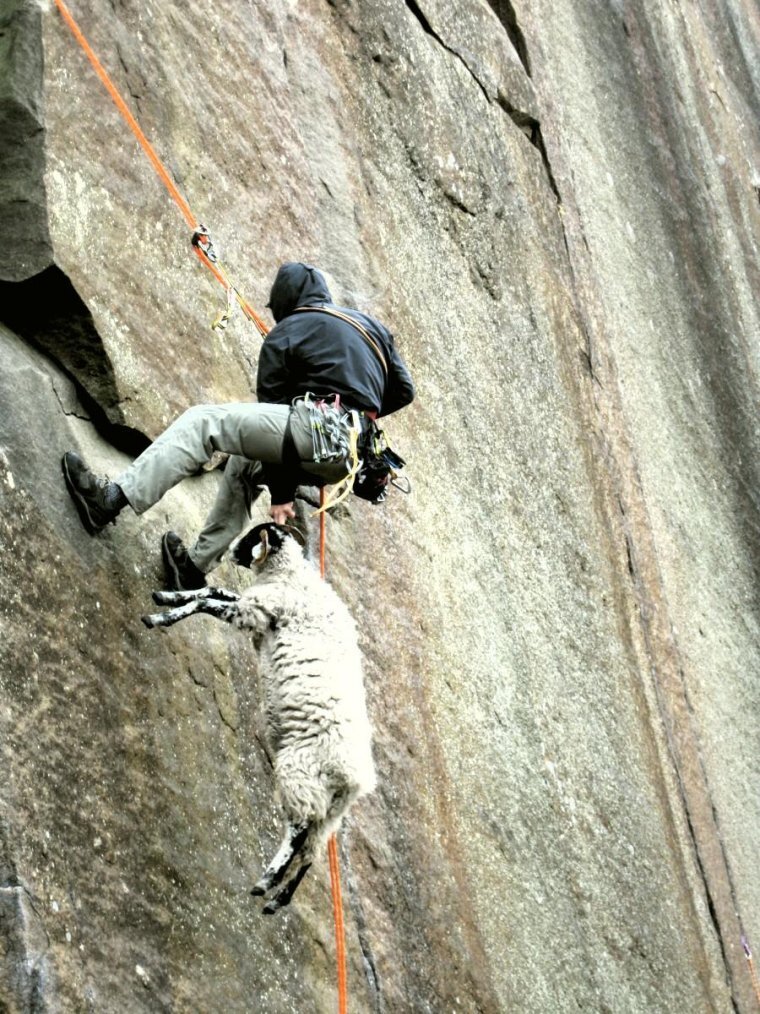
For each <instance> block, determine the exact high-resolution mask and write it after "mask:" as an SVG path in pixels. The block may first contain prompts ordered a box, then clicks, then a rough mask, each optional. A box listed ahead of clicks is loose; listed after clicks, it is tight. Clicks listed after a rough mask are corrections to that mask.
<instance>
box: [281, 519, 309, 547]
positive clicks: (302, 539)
mask: <svg viewBox="0 0 760 1014" xmlns="http://www.w3.org/2000/svg"><path fill="white" fill-rule="evenodd" d="M283 528H284V529H285V531H286V532H287V533H288V535H292V536H293V538H294V539H295V540H296V542H297V543H298V545H299V546H300V547H301V549H305V548H306V536H305V535H304V533H303V532H302V531H301V529H300V528H298V527H297V525H292V524H291V525H283Z"/></svg>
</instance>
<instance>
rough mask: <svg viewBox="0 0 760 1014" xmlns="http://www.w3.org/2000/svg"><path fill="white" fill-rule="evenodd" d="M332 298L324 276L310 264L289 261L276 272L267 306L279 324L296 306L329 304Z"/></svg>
mask: <svg viewBox="0 0 760 1014" xmlns="http://www.w3.org/2000/svg"><path fill="white" fill-rule="evenodd" d="M331 302H332V296H331V295H330V290H329V289H328V288H327V282H325V279H324V276H323V275H322V273H321V271H317V269H316V268H313V267H312V266H311V265H310V264H301V263H300V262H297V261H296V262H294V261H290V262H288V263H287V264H283V265H282V266H281V267H280V269H279V271H278V272H277V277H276V278H275V280H274V285H273V286H272V291H271V292H270V294H269V303H268V304H267V305H268V306H269V308H270V309H271V311H272V316H273V317H274V319H275V321H276V322H277V323H278V324H279V323H280V321H281V320H282V319H283V318H284V317H287V316H288V315H289V314H291V313H292V312H293V311H294V310H295V309H296V307H298V306H315V305H318V304H320V303H331Z"/></svg>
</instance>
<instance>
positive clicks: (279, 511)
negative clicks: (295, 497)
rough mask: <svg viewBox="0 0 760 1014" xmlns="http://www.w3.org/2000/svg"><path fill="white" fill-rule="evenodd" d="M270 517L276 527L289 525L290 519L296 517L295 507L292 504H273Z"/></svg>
mask: <svg viewBox="0 0 760 1014" xmlns="http://www.w3.org/2000/svg"><path fill="white" fill-rule="evenodd" d="M269 515H270V517H271V518H272V521H274V523H275V524H276V525H285V524H287V523H288V518H294V517H295V516H296V512H295V506H294V504H293V503H292V502H291V503H273V504H272V506H271V508H270V510H269Z"/></svg>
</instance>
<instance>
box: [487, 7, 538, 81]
mask: <svg viewBox="0 0 760 1014" xmlns="http://www.w3.org/2000/svg"><path fill="white" fill-rule="evenodd" d="M488 3H489V4H490V6H491V9H492V10H493V12H494V14H495V15H496V17H497V18H498V19H499V21H501V23H502V25H503V26H504V31H505V32H506V33H507V35H508V36H509V41H510V42H511V43H512V45H513V46H514V50H515V52H516V53H517V55H518V56H519V58H520V63H521V64H522V65H523V67H524V68H525V73H526V74H527V75H528V77H530V58H529V57H528V46H527V44H526V42H525V36H524V35H523V33H522V29H521V28H520V26H519V24H518V23H517V14H516V13H515V9H514V7H513V6H512V4H511V3H510V0H488Z"/></svg>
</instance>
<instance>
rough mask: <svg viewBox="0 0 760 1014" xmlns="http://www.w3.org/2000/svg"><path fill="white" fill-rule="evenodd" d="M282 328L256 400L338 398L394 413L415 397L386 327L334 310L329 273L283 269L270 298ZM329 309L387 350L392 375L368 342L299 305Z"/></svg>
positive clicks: (266, 347) (270, 340)
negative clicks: (356, 324)
mask: <svg viewBox="0 0 760 1014" xmlns="http://www.w3.org/2000/svg"><path fill="white" fill-rule="evenodd" d="M269 306H270V307H271V310H272V314H273V316H274V319H275V320H276V321H277V325H276V327H274V328H272V330H271V331H270V332H269V334H268V335H267V337H266V339H265V341H264V344H263V346H262V349H261V353H260V355H259V369H258V377H257V381H256V394H257V397H258V399H259V401H262V402H269V403H275V404H280V405H289V404H290V403H291V402H292V401H293V399H294V398H296V397H298V395H302V394H305V393H306V392H307V391H310V392H311V393H312V394H315V395H328V394H339V395H340V397H341V402H342V403H343V404H344V405H345V406H346V407H347V408H356V409H364V410H366V409H369V410H371V411H373V412H376V413H377V414H378V416H384V415H389V414H390V413H391V412H395V411H396V410H397V409H400V408H403V407H404V406H405V405H408V404H409V403H410V402H411V401H412V400H413V398H414V384H413V383H412V378H411V377H410V375H409V371H408V370H407V368H406V366H405V365H404V363H403V362H402V360H401V357H400V356H399V354H398V352H397V351H396V349H395V347H394V344H393V335H392V334H391V333H390V331H388V330H387V328H385V327H384V326H383V325H382V324H381V323H380V322H379V321H377V320H375V319H374V318H373V317H368V316H367V315H366V314H363V313H359V311H358V310H349V309H346V308H345V307H342V306H341V307H333V303H332V297H331V296H330V291H329V289H328V288H327V284H326V283H325V280H324V278H323V276H322V274H321V273H320V272H319V271H318V270H317V269H316V268H313V267H311V266H310V265H308V264H300V263H292V262H291V263H288V264H283V265H282V267H281V268H280V270H279V271H278V272H277V277H276V278H275V280H274V285H273V286H272V292H271V294H270V297H269ZM319 306H327V307H330V308H334V309H336V310H338V311H339V312H340V313H342V314H345V315H346V316H349V317H352V318H353V319H354V320H356V321H358V322H359V323H360V324H361V325H362V327H364V328H365V330H367V331H368V332H369V334H370V336H371V337H372V338H373V340H374V341H375V342H376V343H377V345H378V346H379V347H380V349H381V351H382V354H383V356H384V358H385V361H386V364H387V366H388V376H387V378H386V376H385V371H384V370H383V367H382V365H381V363H380V360H379V359H378V356H377V353H376V352H374V351H373V349H372V347H371V346H370V344H369V343H368V342H367V341H366V339H365V338H363V337H362V335H361V334H360V333H359V332H358V331H357V330H356V328H355V327H353V326H352V325H351V324H348V323H346V322H345V321H342V320H339V319H338V318H336V317H332V316H330V315H328V314H325V313H320V312H315V313H308V312H299V313H294V310H296V309H297V308H298V307H319Z"/></svg>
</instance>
